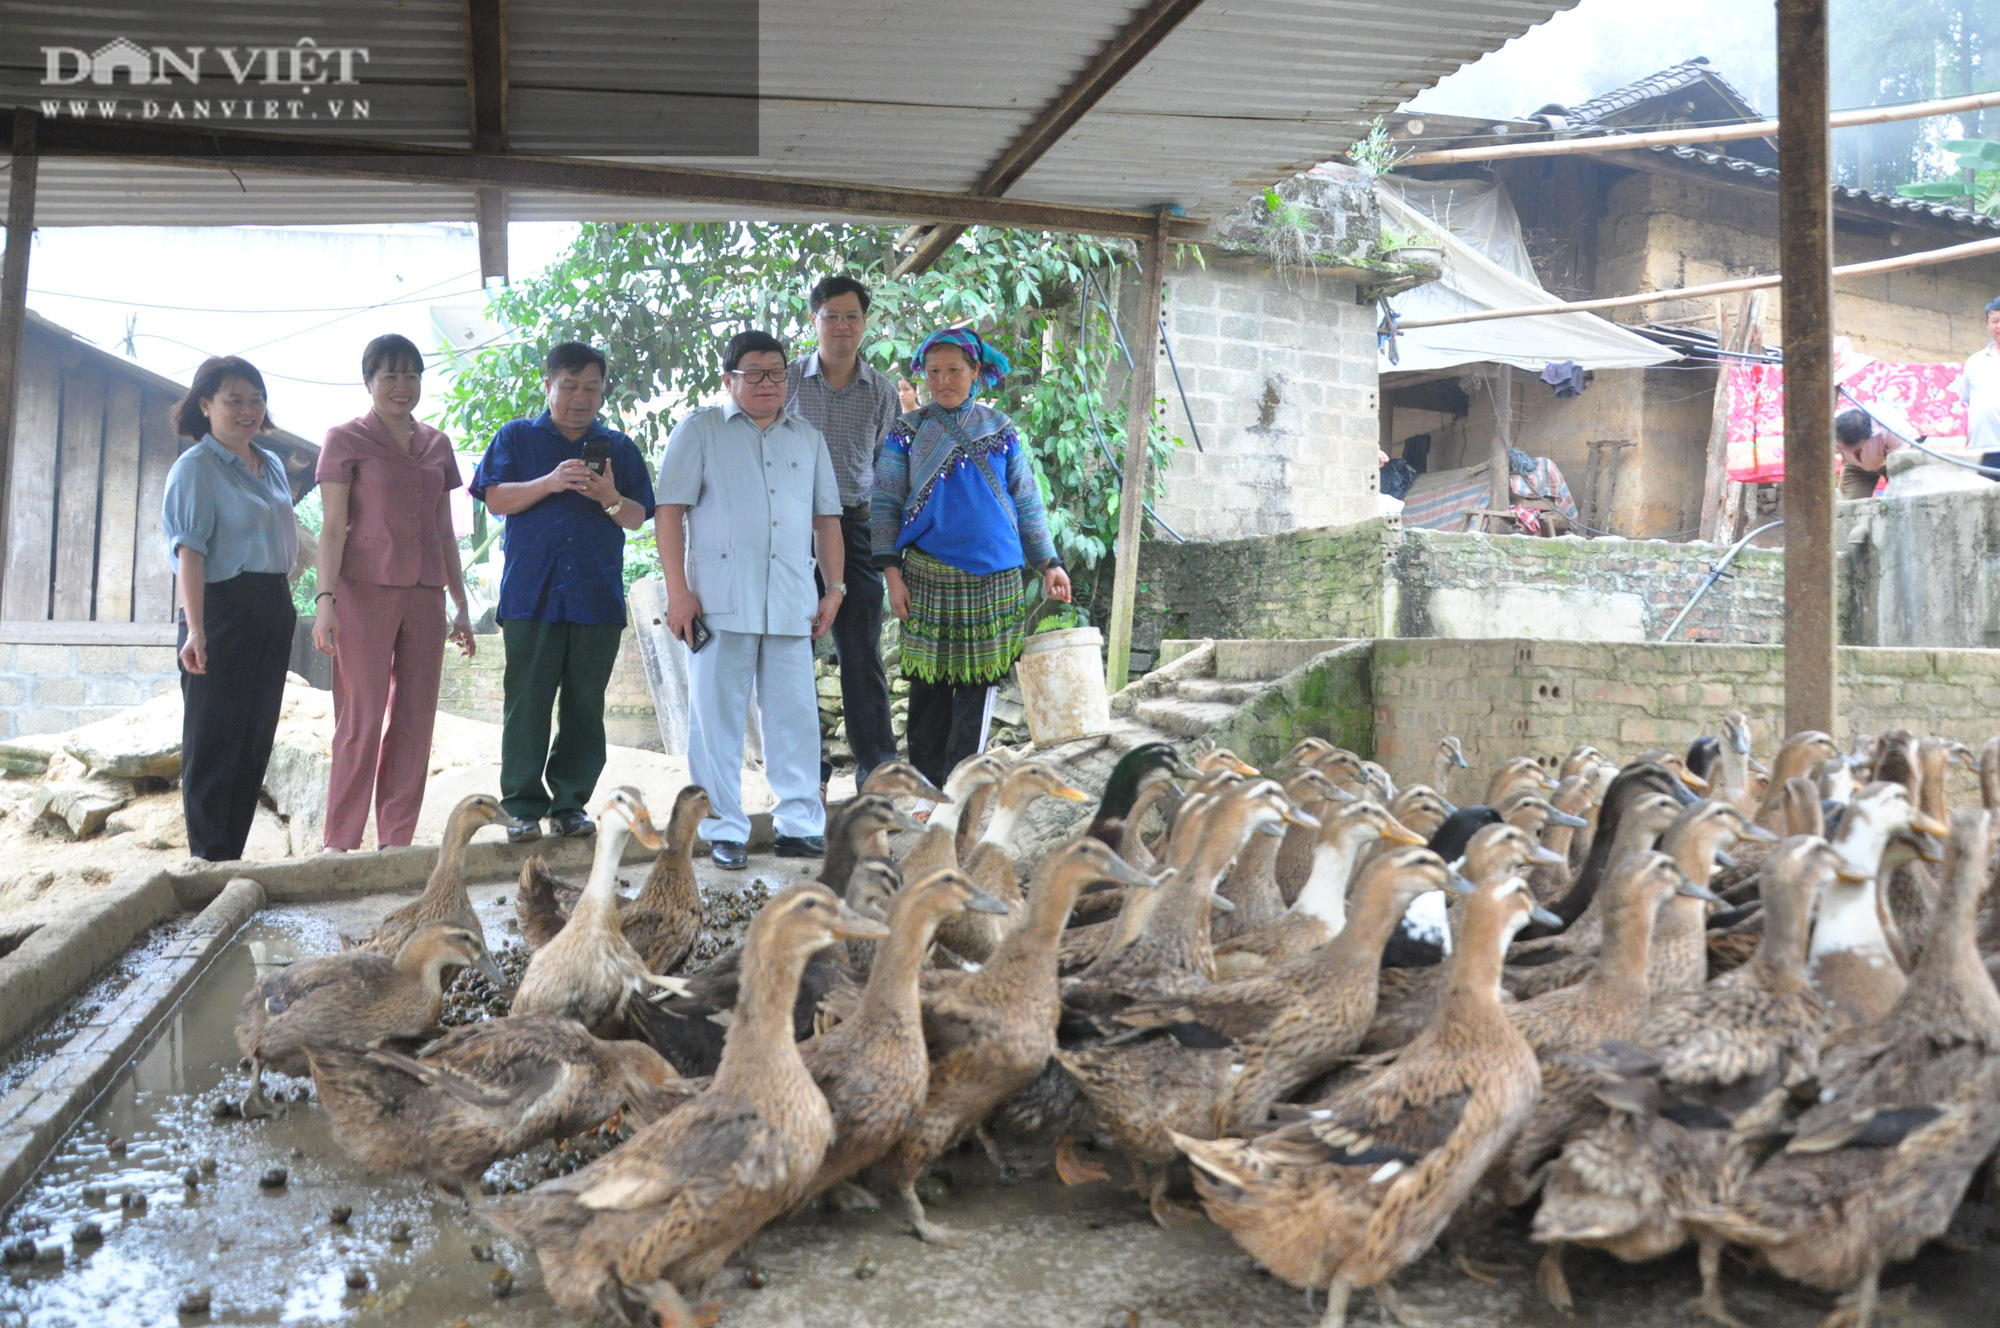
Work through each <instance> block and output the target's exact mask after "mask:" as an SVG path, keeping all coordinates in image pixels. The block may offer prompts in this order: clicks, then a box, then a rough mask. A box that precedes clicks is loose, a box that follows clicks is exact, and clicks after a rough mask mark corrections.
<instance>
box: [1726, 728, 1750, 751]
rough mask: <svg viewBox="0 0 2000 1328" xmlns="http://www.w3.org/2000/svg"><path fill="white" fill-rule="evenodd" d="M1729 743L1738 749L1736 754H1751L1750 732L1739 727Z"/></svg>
mask: <svg viewBox="0 0 2000 1328" xmlns="http://www.w3.org/2000/svg"><path fill="white" fill-rule="evenodd" d="M1729 745H1730V746H1731V747H1733V748H1735V749H1736V754H1737V755H1738V756H1748V755H1749V754H1750V735H1749V734H1748V733H1745V732H1744V731H1743V730H1741V729H1738V730H1737V731H1736V733H1735V734H1734V735H1733V736H1731V738H1730V740H1729Z"/></svg>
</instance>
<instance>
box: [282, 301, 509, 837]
mask: <svg viewBox="0 0 2000 1328" xmlns="http://www.w3.org/2000/svg"><path fill="white" fill-rule="evenodd" d="M361 377H362V381H363V382H364V383H365V384H366V385H367V387H368V393H369V395H370V396H371V397H372V398H373V399H374V407H373V408H372V409H371V410H369V412H368V413H367V414H365V415H363V416H361V417H360V418H359V419H354V420H349V421H348V422H347V423H346V424H341V425H336V426H335V427H334V428H332V429H330V430H328V431H327V435H326V447H325V448H324V450H322V451H321V452H320V454H319V486H320V495H321V499H320V501H321V503H322V505H323V510H324V511H325V514H326V517H325V521H324V523H323V524H322V526H321V528H320V539H319V584H320V592H319V601H318V604H317V618H316V620H315V621H314V623H313V644H314V645H315V646H317V647H318V648H319V650H320V651H321V653H323V654H328V655H332V656H333V713H334V729H333V773H332V778H331V780H330V782H329V784H328V787H327V796H326V801H327V807H326V846H327V848H329V849H332V850H336V851H339V852H348V851H350V850H353V849H357V848H360V847H361V834H362V831H363V830H364V829H366V827H367V824H368V804H369V802H370V801H371V800H372V801H373V802H374V804H375V842H376V843H377V844H378V845H380V846H381V847H384V848H388V847H391V846H395V845H402V844H407V843H409V842H410V837H411V835H413V834H414V833H415V832H416V828H417V812H418V811H419V809H421V808H422V806H423V801H424V780H425V778H426V776H427V775H428V774H429V772H430V759H431V729H432V726H433V725H434V723H435V722H436V719H437V699H438V680H439V677H440V675H441V674H442V672H443V669H444V644H445V640H446V639H447V636H448V637H449V639H450V640H452V641H455V642H457V644H458V647H459V649H460V650H461V651H463V652H464V653H465V655H466V656H467V658H470V657H471V655H472V651H473V645H472V623H471V620H470V618H469V617H468V614H467V610H466V604H465V576H464V573H463V572H462V571H461V570H460V568H459V565H458V539H457V537H456V536H455V535H454V534H453V533H452V528H451V499H450V496H449V495H450V491H451V490H452V489H455V488H457V487H458V486H459V484H460V482H461V481H460V480H459V476H458V462H457V458H456V457H455V456H454V455H453V453H452V446H451V440H450V439H449V438H447V437H445V436H444V434H443V433H441V432H440V431H438V430H436V429H434V428H432V427H431V426H430V425H428V424H424V423H421V422H420V421H418V420H417V418H416V416H415V414H414V413H413V412H414V411H415V410H416V406H417V401H418V399H419V398H420V397H421V396H422V395H423V381H424V357H423V354H422V353H421V352H420V351H418V350H417V348H416V345H415V343H413V342H412V341H410V339H409V338H408V337H400V336H394V335H390V336H383V337H377V338H375V340H373V341H371V342H369V343H368V346H367V349H365V350H363V351H362V352H361ZM446 591H449V592H450V594H451V600H452V604H453V606H454V614H453V616H452V617H451V618H450V619H449V621H447V619H446V617H445V607H444V600H445V593H446Z"/></svg>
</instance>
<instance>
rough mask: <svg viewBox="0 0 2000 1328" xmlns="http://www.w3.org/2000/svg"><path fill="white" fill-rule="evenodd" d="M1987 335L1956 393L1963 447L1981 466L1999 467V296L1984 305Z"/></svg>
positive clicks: (1969, 363)
mask: <svg viewBox="0 0 2000 1328" xmlns="http://www.w3.org/2000/svg"><path fill="white" fill-rule="evenodd" d="M1986 335H1987V336H1989V337H1991V338H1992V340H1991V341H1990V342H1989V343H1988V344H1986V345H1985V346H1982V347H1980V349H1979V350H1977V351H1975V352H1974V353H1973V355H1972V358H1970V359H1968V360H1967V361H1966V362H1965V377H1964V378H1963V379H1962V380H1960V383H1959V393H1960V395H1962V396H1963V397H1964V398H1965V445H1966V449H1967V450H1968V451H1971V452H1974V453H1977V454H1978V456H1979V464H1980V465H1982V466H1985V467H1987V468H1989V469H1994V470H2000V299H1996V300H1993V301H1990V302H1989V303H1988V304H1987V306H1986ZM1989 478H1991V477H1989Z"/></svg>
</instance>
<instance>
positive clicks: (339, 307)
mask: <svg viewBox="0 0 2000 1328" xmlns="http://www.w3.org/2000/svg"><path fill="white" fill-rule="evenodd" d="M470 275H472V274H471V273H469V272H467V273H460V274H459V275H458V276H456V277H448V278H446V280H447V281H458V280H461V279H463V278H464V277H467V276H470ZM432 284H433V285H438V286H442V285H443V284H444V282H442V281H440V282H434V283H432ZM430 289H431V287H430V286H421V287H418V288H417V289H416V290H414V291H407V292H405V293H404V294H402V295H398V296H396V297H395V298H394V299H389V300H382V301H380V302H378V303H375V304H332V305H327V306H326V307H324V308H318V309H203V308H197V307H196V306H194V305H189V304H149V303H147V302H146V301H144V300H119V299H113V298H112V297H111V296H108V295H78V294H76V293H74V292H73V291H54V290H43V289H40V288H39V287H35V286H30V287H29V288H28V294H30V295H46V296H50V297H52V298H54V299H58V300H87V301H89V302H90V303H92V304H115V305H118V306H120V307H122V308H127V309H159V310H163V311H165V312H167V313H176V314H230V315H240V316H244V317H251V316H262V315H266V314H342V313H355V314H358V313H366V312H367V311H368V310H370V309H384V308H387V307H388V306H390V305H393V304H402V303H405V302H407V301H411V300H414V299H416V298H417V297H418V296H420V295H421V296H424V297H425V298H427V299H432V300H448V299H453V298H455V297H457V296H460V295H478V294H481V293H482V292H481V290H480V289H479V288H477V287H475V288H473V289H471V290H462V291H445V292H444V293H442V294H439V295H426V294H425V293H426V292H427V291H429V290H430Z"/></svg>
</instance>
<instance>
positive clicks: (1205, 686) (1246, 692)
mask: <svg viewBox="0 0 2000 1328" xmlns="http://www.w3.org/2000/svg"><path fill="white" fill-rule="evenodd" d="M1268 686H1270V683H1269V682H1267V681H1264V680H1248V681H1238V680H1234V679H1223V678H1183V679H1181V680H1180V682H1179V683H1177V684H1176V685H1175V688H1174V690H1175V691H1176V692H1178V693H1179V694H1180V697H1181V699H1182V700H1184V701H1201V702H1205V703H1207V704H1209V705H1226V706H1240V705H1243V704H1245V703H1246V702H1249V701H1254V700H1256V699H1257V698H1258V696H1260V695H1261V694H1262V693H1263V691H1264V689H1265V688H1266V687H1268Z"/></svg>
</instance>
